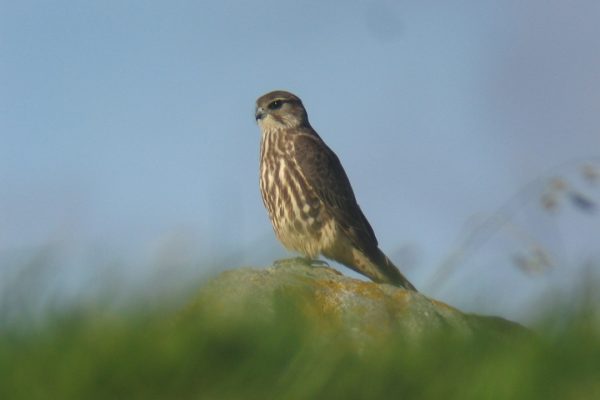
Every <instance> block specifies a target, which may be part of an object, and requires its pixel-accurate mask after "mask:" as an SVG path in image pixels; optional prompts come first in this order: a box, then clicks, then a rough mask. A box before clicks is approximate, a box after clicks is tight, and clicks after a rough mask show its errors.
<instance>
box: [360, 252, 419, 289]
mask: <svg viewBox="0 0 600 400" xmlns="http://www.w3.org/2000/svg"><path fill="white" fill-rule="evenodd" d="M369 258H371V260H372V262H373V263H374V264H375V265H377V267H378V268H377V270H378V272H379V273H378V274H377V276H375V277H371V279H373V280H374V281H375V282H380V283H390V284H392V285H394V286H399V287H402V288H405V289H408V290H414V291H415V292H416V291H417V289H416V288H415V287H414V286H413V284H412V283H410V281H409V280H408V279H406V278H405V277H404V275H402V272H400V270H399V269H398V268H397V267H396V266H395V265H394V263H393V262H392V261H391V260H390V259H389V258H388V257H387V256H386V255H385V254H383V252H382V251H381V250H379V249H377V252H376V254H373V255H372V256H371V257H369Z"/></svg>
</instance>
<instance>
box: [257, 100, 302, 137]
mask: <svg viewBox="0 0 600 400" xmlns="http://www.w3.org/2000/svg"><path fill="white" fill-rule="evenodd" d="M254 116H255V118H256V122H258V125H259V126H260V127H261V129H263V130H272V129H276V130H278V129H290V128H298V127H301V126H308V115H307V114H306V110H305V109H304V106H303V105H302V100H300V98H299V97H298V96H296V95H294V94H292V93H290V92H285V91H283V90H276V91H274V92H270V93H267V94H265V95H263V96H261V97H259V98H258V100H256V111H255V114H254Z"/></svg>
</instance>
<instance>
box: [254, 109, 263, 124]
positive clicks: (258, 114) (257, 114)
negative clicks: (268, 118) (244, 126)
mask: <svg viewBox="0 0 600 400" xmlns="http://www.w3.org/2000/svg"><path fill="white" fill-rule="evenodd" d="M264 117H265V110H263V108H262V107H256V111H255V112H254V118H256V122H258V121H260V120H261V119H263V118H264Z"/></svg>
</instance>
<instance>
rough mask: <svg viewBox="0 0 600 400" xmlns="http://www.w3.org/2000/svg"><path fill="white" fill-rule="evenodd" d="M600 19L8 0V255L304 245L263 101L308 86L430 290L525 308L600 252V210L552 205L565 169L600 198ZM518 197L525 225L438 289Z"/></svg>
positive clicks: (344, 156)
mask: <svg viewBox="0 0 600 400" xmlns="http://www.w3.org/2000/svg"><path fill="white" fill-rule="evenodd" d="M599 20H600V4H599V3H598V2H596V1H592V0H589V1H575V2H570V3H568V4H567V3H565V2H561V1H538V0H534V1H528V2H520V1H505V2H502V3H498V2H492V1H459V2H451V3H450V2H443V1H432V2H416V1H414V2H410V1H409V2H400V1H392V0H381V1H379V0H375V1H345V2H341V1H331V2H322V1H313V0H306V1H295V2H292V1H266V0H257V1H253V2H246V1H227V2H225V1H224V2H201V1H178V2H160V1H103V2H69V1H53V2H48V1H26V0H25V1H19V2H7V1H0V87H1V88H2V90H1V92H0V187H1V188H2V195H1V196H0V218H1V219H0V224H1V225H0V254H1V255H2V257H3V259H5V260H7V259H8V260H11V259H12V258H11V257H12V256H13V255H14V254H22V253H28V252H32V251H34V250H35V249H36V248H39V247H40V246H43V245H45V244H48V243H56V244H58V245H59V246H61V247H64V248H67V249H69V250H68V251H65V253H66V254H71V253H74V254H79V255H78V256H72V255H71V256H68V257H74V258H75V259H77V257H83V258H85V257H88V256H89V254H92V255H94V256H95V257H99V258H102V257H104V258H106V259H112V258H113V257H114V258H116V259H122V260H128V259H136V260H147V259H153V258H157V257H158V258H159V259H160V257H162V256H164V254H163V253H165V252H166V254H172V253H173V250H172V249H173V248H175V249H177V251H176V252H175V253H177V254H178V255H181V254H187V255H188V256H189V258H188V259H189V260H196V259H200V260H213V261H214V260H221V262H222V260H230V261H231V262H232V263H233V264H234V265H230V266H231V267H237V266H240V265H266V264H269V263H270V262H271V260H272V259H273V258H278V257H284V256H286V254H288V253H286V252H285V251H284V250H283V249H282V248H281V246H280V245H279V244H278V243H277V242H276V240H275V238H274V235H273V234H272V231H271V227H270V224H269V221H268V219H267V216H266V213H265V211H264V209H263V206H262V203H261V200H260V195H259V191H258V182H257V181H258V172H257V169H258V148H259V139H260V136H259V131H258V128H257V127H256V124H255V123H254V119H253V111H254V101H255V99H256V98H257V97H258V96H260V95H262V94H263V93H265V92H267V91H270V90H273V89H287V90H290V91H292V92H294V93H296V94H297V95H299V96H300V97H301V98H302V99H303V101H304V103H305V105H306V107H307V109H308V112H309V117H310V120H311V122H312V124H313V126H314V127H315V129H316V130H317V131H318V132H319V133H320V135H321V136H322V137H323V138H324V139H325V140H326V141H327V142H328V144H329V145H330V147H332V148H333V149H334V150H335V151H336V153H337V154H338V156H339V157H340V159H341V161H342V163H343V164H344V166H345V168H346V171H347V173H348V175H349V177H350V180H351V181H352V184H353V186H354V190H355V193H356V195H357V197H358V200H359V203H360V204H361V206H362V208H363V210H364V212H365V214H366V215H367V217H368V219H369V220H370V222H371V224H372V225H373V227H374V229H375V231H376V234H377V236H378V238H379V241H380V244H381V247H382V249H383V250H384V251H385V252H386V253H388V254H389V255H390V256H391V258H393V259H395V260H397V261H398V263H404V264H405V267H404V268H403V269H404V271H405V272H406V275H408V276H409V277H410V278H411V280H412V281H413V282H414V283H415V285H416V286H417V287H420V288H423V289H424V290H425V291H426V292H427V291H428V290H429V292H428V294H430V295H433V296H435V297H438V298H441V299H442V300H445V301H448V302H450V303H451V304H455V305H457V306H460V307H463V308H465V309H471V310H475V311H481V312H493V313H498V314H502V315H505V316H509V317H513V318H521V317H522V314H523V311H522V310H523V309H527V308H528V307H530V306H531V305H532V304H534V303H535V301H536V299H537V298H539V296H542V295H544V294H547V293H562V291H566V293H568V290H569V288H570V286H571V284H573V283H574V282H576V281H577V280H578V279H579V277H580V275H581V270H582V268H583V266H584V265H586V263H589V262H590V261H595V262H596V263H597V262H598V259H599V258H600V255H599V253H598V249H599V248H600V234H599V232H600V220H599V219H598V215H597V214H598V213H597V212H596V213H589V212H588V213H586V212H581V210H577V209H576V208H574V207H572V206H571V207H570V206H569V203H568V202H566V203H565V202H564V201H563V204H561V207H560V209H559V210H558V212H555V213H548V212H546V211H545V210H544V209H543V208H542V207H540V205H539V202H538V197H539V196H540V195H541V193H542V191H543V189H544V187H546V186H545V185H546V183H547V181H548V179H549V178H551V177H553V176H555V175H560V176H561V177H562V178H564V179H565V180H566V181H567V182H568V184H569V190H571V189H574V190H575V189H576V190H577V191H578V192H581V193H584V194H585V195H586V196H588V197H589V198H590V199H593V200H594V201H599V200H600V192H599V188H598V184H596V185H594V184H591V183H590V182H586V181H585V179H583V178H582V176H581V173H580V168H581V166H582V165H583V164H584V163H586V160H590V161H591V164H592V165H596V166H598V157H600V106H599V105H600V41H598V37H600V25H599V24H598V23H597V22H598V21H599ZM593 157H596V159H595V161H594V159H593ZM594 163H595V164H594ZM540 179H541V180H540ZM536 180H537V181H536ZM531 182H535V183H534V184H531ZM596 183H598V182H596ZM523 187H526V188H527V189H526V191H525V192H522V191H521V188H523ZM562 193H563V194H564V193H566V192H562ZM563 197H564V196H563ZM499 210H508V211H509V214H510V219H509V223H508V225H502V227H500V225H499V224H495V225H493V226H494V228H493V229H491V232H492V233H493V234H492V235H490V237H489V239H487V240H485V241H482V243H481V244H479V245H477V246H476V247H473V246H471V247H469V248H467V250H466V253H467V255H468V256H469V257H468V258H467V259H465V260H464V261H462V262H461V263H460V267H459V268H458V269H457V270H456V271H457V272H455V273H453V274H452V276H451V278H450V279H447V280H444V285H443V286H442V287H439V286H436V285H434V284H433V282H434V281H435V276H436V271H438V270H439V268H440V265H441V264H442V263H443V261H444V260H446V259H447V257H448V255H449V254H451V253H452V252H453V251H455V250H456V249H457V248H460V246H459V243H460V242H461V238H462V237H464V236H465V235H467V234H468V232H470V231H472V230H473V229H475V227H476V226H478V224H480V223H481V221H485V220H486V218H487V217H489V216H491V215H494V213H497V212H498V211H499ZM507 226H508V228H507ZM534 244H535V245H538V246H540V247H542V248H543V249H544V251H546V252H548V253H550V254H551V255H552V257H553V259H554V260H555V264H556V265H555V267H554V268H551V269H550V270H549V271H546V273H544V274H542V275H540V276H538V277H535V278H532V277H528V276H526V275H525V274H523V273H522V271H520V270H519V269H518V268H516V267H515V265H514V264H515V263H514V260H515V257H517V258H518V257H519V256H518V255H519V254H521V255H522V254H527V252H528V251H530V249H531V247H532V246H533V245H534ZM82 249H94V250H93V251H91V252H86V250H82ZM169 249H170V250H169ZM82 253H83V254H85V256H81V254H82ZM232 254H233V255H234V256H231V255H232ZM184 259H185V257H184ZM75 264H78V265H79V266H78V267H73V268H71V269H66V270H65V271H64V273H63V274H64V276H63V278H58V282H59V284H58V286H59V287H60V282H62V281H61V279H64V282H68V281H69V280H70V279H72V277H73V276H79V275H81V270H82V268H83V267H81V265H80V264H81V263H75ZM143 264H144V262H141V261H140V266H138V267H133V266H132V267H131V270H129V271H123V274H125V275H128V276H143V275H144V274H146V273H147V271H146V270H145V269H144V267H143ZM205 264H209V263H205ZM123 265H133V264H127V262H125V261H124V262H123ZM199 268H200V269H201V268H202V267H199ZM344 272H345V273H347V272H348V271H347V270H345V269H344ZM509 288H510V289H509Z"/></svg>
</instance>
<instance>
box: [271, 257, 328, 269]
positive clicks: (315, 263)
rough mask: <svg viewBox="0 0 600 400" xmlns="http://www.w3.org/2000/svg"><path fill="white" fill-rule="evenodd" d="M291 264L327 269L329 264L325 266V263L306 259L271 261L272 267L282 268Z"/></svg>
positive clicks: (294, 258)
mask: <svg viewBox="0 0 600 400" xmlns="http://www.w3.org/2000/svg"><path fill="white" fill-rule="evenodd" d="M293 264H304V265H307V266H309V267H329V264H327V263H326V262H325V261H322V260H313V259H311V258H306V257H292V258H282V259H280V260H275V261H273V266H274V267H283V266H286V265H293Z"/></svg>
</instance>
